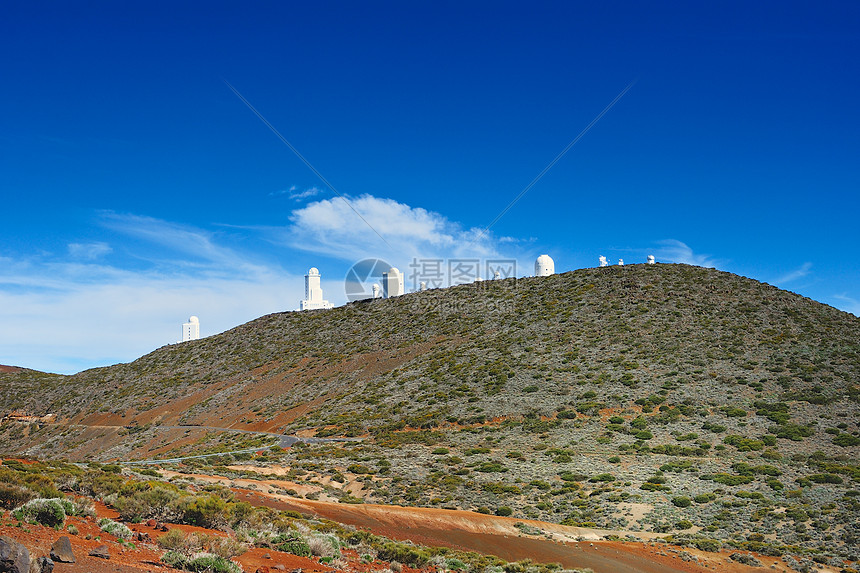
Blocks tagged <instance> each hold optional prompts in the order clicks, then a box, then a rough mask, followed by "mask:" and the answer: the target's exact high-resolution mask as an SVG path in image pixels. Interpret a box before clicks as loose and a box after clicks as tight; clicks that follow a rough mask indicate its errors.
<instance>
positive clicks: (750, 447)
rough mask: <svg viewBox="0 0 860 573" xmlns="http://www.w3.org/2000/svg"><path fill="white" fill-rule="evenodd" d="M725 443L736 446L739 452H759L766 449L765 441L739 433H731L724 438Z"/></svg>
mask: <svg viewBox="0 0 860 573" xmlns="http://www.w3.org/2000/svg"><path fill="white" fill-rule="evenodd" d="M723 443H724V444H728V445H730V446H734V447H736V448H737V449H738V451H739V452H749V451H753V452H757V451H759V450H763V449H764V442H762V441H761V440H756V439H753V438H746V437H744V436H739V435H737V434H731V435H729V436H726V437H725V438H723Z"/></svg>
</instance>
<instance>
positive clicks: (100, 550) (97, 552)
mask: <svg viewBox="0 0 860 573" xmlns="http://www.w3.org/2000/svg"><path fill="white" fill-rule="evenodd" d="M90 557H101V558H102V559H110V553H109V552H108V546H107V545H104V544H102V545H99V546H98V547H95V548H94V549H93V550H92V551H90Z"/></svg>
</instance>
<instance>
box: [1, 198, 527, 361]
mask: <svg viewBox="0 0 860 573" xmlns="http://www.w3.org/2000/svg"><path fill="white" fill-rule="evenodd" d="M351 201H352V204H353V206H354V207H355V208H356V209H357V210H358V211H359V212H360V213H361V214H362V216H363V217H364V218H365V219H366V220H367V221H368V222H369V223H370V224H371V225H373V226H374V228H376V229H377V230H378V231H379V232H380V233H381V234H382V235H383V236H384V237H385V239H386V241H387V242H388V245H386V243H384V242H383V241H382V240H381V239H380V238H379V237H378V236H377V235H376V234H375V233H374V231H373V230H372V229H370V228H369V227H368V226H367V225H366V224H365V223H364V222H363V221H362V220H361V218H359V217H358V216H357V215H356V214H355V213H354V212H353V211H352V209H350V207H349V206H347V205H346V204H344V203H343V201H342V200H340V199H324V200H320V201H316V202H314V203H311V204H309V205H307V206H305V207H303V208H300V209H297V210H296V211H294V212H293V214H292V217H291V222H292V225H291V226H289V227H284V228H279V229H271V228H268V229H260V228H256V229H254V228H240V227H230V228H224V227H222V229H223V230H222V231H219V232H210V231H207V230H204V229H199V228H196V227H192V226H188V225H182V224H178V223H173V222H169V221H163V220H159V219H155V218H151V217H144V216H140V215H131V214H118V213H114V212H110V211H105V212H102V213H100V217H99V223H100V224H101V225H102V226H103V227H104V228H106V229H109V230H110V231H111V232H114V233H116V234H117V235H118V237H117V238H116V239H115V240H112V241H111V243H112V245H113V250H111V247H110V246H108V244H107V243H97V242H93V243H88V244H87V243H71V244H69V245H68V256H66V257H65V258H59V257H55V256H52V255H50V254H47V253H42V254H39V255H38V256H35V257H30V258H24V257H21V256H7V255H8V254H7V253H4V256H3V257H0V263H2V264H0V324H2V325H3V328H2V329H0V364H10V365H14V366H24V367H28V368H34V369H37V370H45V371H52V372H60V373H73V372H77V371H80V370H82V369H85V368H90V367H93V366H101V365H108V364H113V363H116V362H127V361H131V360H134V359H136V358H138V357H140V356H142V355H143V354H146V353H148V352H150V351H152V350H154V349H156V348H158V347H160V346H162V345H165V344H170V343H174V342H176V341H177V340H178V339H179V337H180V325H181V324H182V323H183V322H185V321H186V320H187V319H188V317H189V316H191V315H196V316H199V317H200V321H201V334H203V335H204V336H206V335H211V334H215V333H218V332H221V331H224V330H227V329H229V328H232V327H234V326H237V325H239V324H243V323H245V322H247V321H249V320H253V319H255V318H257V317H260V316H262V315H264V314H268V313H272V312H279V311H284V310H293V309H295V308H297V306H298V302H299V299H300V298H301V295H302V292H303V286H304V285H303V277H302V275H303V274H304V273H303V271H304V270H305V269H301V271H299V269H293V270H291V271H285V270H283V269H282V268H281V266H280V264H279V263H278V262H277V261H280V260H285V259H286V258H287V257H289V256H290V255H291V254H293V253H294V252H295V251H294V249H290V248H283V247H284V244H285V243H286V246H287V247H293V248H298V249H302V250H304V251H308V252H312V253H316V254H319V255H320V256H321V257H322V256H324V255H325V254H329V255H334V256H335V257H338V258H340V259H342V260H344V261H345V262H346V263H347V264H346V265H343V266H340V267H338V265H337V264H331V262H329V263H327V264H326V266H325V267H322V265H320V266H321V270H323V274H324V279H325V282H324V284H323V286H324V289H325V290H324V293H325V297H326V298H327V299H328V300H331V301H332V302H334V303H335V304H342V303H343V302H345V301H346V294H345V292H344V286H343V284H344V283H343V280H344V277H345V275H346V271H347V268H348V267H349V266H350V265H351V264H352V263H355V262H357V261H359V260H361V259H364V258H368V257H379V258H382V259H384V260H387V261H389V262H390V263H392V264H394V265H397V266H399V267H400V268H401V269H402V270H406V269H407V268H408V267H409V263H410V262H412V258H413V257H415V258H441V259H451V258H466V257H469V258H488V257H499V258H502V255H500V254H499V252H498V250H497V249H496V243H494V239H493V237H492V236H489V237H483V238H481V239H479V240H477V241H476V244H474V245H471V244H470V243H471V241H473V240H475V237H477V236H478V233H479V230H477V229H468V230H467V229H463V228H461V227H460V226H459V225H457V224H456V223H454V222H452V221H450V220H448V219H447V218H445V217H444V216H442V215H440V214H438V213H434V212H432V211H427V210H425V209H421V208H414V207H411V206H409V205H406V204H403V203H399V202H397V201H394V200H391V199H380V198H376V197H373V196H370V195H363V196H361V197H358V198H356V199H352V200H351ZM272 234H275V235H276V236H277V237H278V238H279V239H280V241H279V242H280V243H281V249H279V250H276V251H274V252H272V251H269V252H268V253H266V252H265V251H263V250H261V249H259V248H257V249H251V248H248V247H245V246H243V245H247V243H246V242H244V241H247V240H249V239H250V240H256V241H259V240H260V239H264V238H266V236H267V235H268V236H269V237H270V236H271V235H272ZM237 239H238V240H237ZM73 245H74V246H73ZM506 245H508V246H511V245H509V244H507V243H506ZM256 246H258V247H259V243H257V244H256ZM511 248H512V246H511ZM110 252H113V253H114V255H113V256H112V258H111V259H110V263H111V264H107V263H106V262H104V260H100V259H99V257H101V256H103V255H105V254H107V253H110ZM506 258H512V257H506ZM532 260H533V259H532ZM117 265H122V267H120V266H117ZM530 265H531V261H528V268H530ZM521 268H522V269H527V267H525V266H524V267H521ZM529 272H530V271H529ZM518 274H520V275H521V274H523V273H522V272H519V273H518Z"/></svg>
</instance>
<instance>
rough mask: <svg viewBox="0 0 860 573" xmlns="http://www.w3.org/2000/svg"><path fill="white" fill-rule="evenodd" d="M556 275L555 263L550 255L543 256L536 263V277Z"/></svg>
mask: <svg viewBox="0 0 860 573" xmlns="http://www.w3.org/2000/svg"><path fill="white" fill-rule="evenodd" d="M554 274H555V261H553V260H552V258H551V257H550V256H549V255H541V256H539V257H538V258H537V260H536V261H535V276H536V277H548V276H550V275H554Z"/></svg>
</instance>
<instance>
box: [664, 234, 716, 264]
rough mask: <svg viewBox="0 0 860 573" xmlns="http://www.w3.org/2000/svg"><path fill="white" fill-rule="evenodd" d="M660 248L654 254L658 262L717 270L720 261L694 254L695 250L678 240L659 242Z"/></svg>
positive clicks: (709, 256)
mask: <svg viewBox="0 0 860 573" xmlns="http://www.w3.org/2000/svg"><path fill="white" fill-rule="evenodd" d="M657 244H658V245H660V247H659V248H658V249H657V251H656V252H655V253H654V255H655V256H656V257H657V260H659V261H661V262H663V261H665V262H670V263H683V264H686V265H696V266H697V267H708V268H715V267H716V266H717V265H718V264H720V261H719V260H717V259H715V258H713V257H712V256H711V255H705V254H701V253H694V252H693V249H692V248H691V247H689V246H688V245H687V244H686V243H683V242H681V241H678V240H677V239H666V240H663V241H658V242H657Z"/></svg>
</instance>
